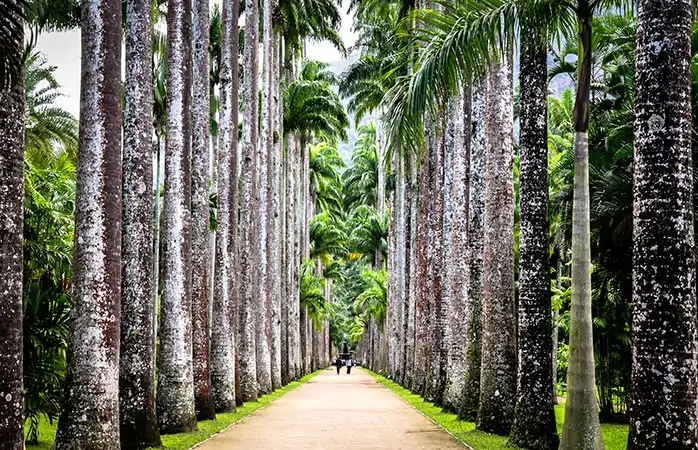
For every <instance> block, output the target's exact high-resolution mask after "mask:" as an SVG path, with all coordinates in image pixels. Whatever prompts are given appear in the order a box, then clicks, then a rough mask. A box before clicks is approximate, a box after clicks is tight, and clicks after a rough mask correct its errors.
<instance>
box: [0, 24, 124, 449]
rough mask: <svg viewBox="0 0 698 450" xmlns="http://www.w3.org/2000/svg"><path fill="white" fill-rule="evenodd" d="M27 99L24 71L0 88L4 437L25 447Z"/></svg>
mask: <svg viewBox="0 0 698 450" xmlns="http://www.w3.org/2000/svg"><path fill="white" fill-rule="evenodd" d="M20 23H21V22H20ZM18 29H19V30H18V31H20V35H19V36H17V37H16V40H15V44H16V50H17V51H16V53H17V54H21V50H22V47H21V46H22V45H23V43H24V37H23V33H22V26H19V27H18ZM21 64H22V63H21V61H17V65H18V66H21ZM24 103H25V100H24V74H22V73H19V74H18V76H17V77H16V78H14V80H13V81H12V82H11V83H10V85H9V86H8V87H7V88H6V89H2V88H0V130H2V134H0V148H2V149H3V150H2V151H0V193H2V195H0V211H2V213H0V214H1V215H2V219H0V236H2V238H0V275H1V276H0V292H1V293H2V294H0V392H3V395H0V442H3V443H4V444H3V445H5V446H6V448H7V449H8V450H23V449H24V400H23V393H24V383H23V341H22V328H23V326H22V312H23V311H22V261H23V256H22V232H23V226H24V225H23V223H24V214H23V206H24V108H25V105H24ZM110 137H113V136H110ZM117 294H118V292H117Z"/></svg>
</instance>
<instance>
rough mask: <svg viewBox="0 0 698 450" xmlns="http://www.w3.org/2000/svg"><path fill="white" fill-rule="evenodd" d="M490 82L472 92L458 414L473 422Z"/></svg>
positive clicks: (477, 399)
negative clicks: (464, 314)
mask: <svg viewBox="0 0 698 450" xmlns="http://www.w3.org/2000/svg"><path fill="white" fill-rule="evenodd" d="M486 97H487V82H486V81H485V80H484V79H483V80H481V81H479V82H478V83H477V85H476V87H475V89H474V90H473V96H472V103H471V107H472V115H473V117H472V127H471V128H472V133H473V134H472V142H471V149H470V162H469V164H470V185H469V195H470V198H469V201H468V249H469V251H470V254H469V255H468V269H467V270H468V271H469V275H470V279H469V283H468V292H467V294H466V295H467V297H466V301H467V307H466V309H467V311H468V315H467V320H466V323H465V327H464V329H465V334H466V340H467V344H466V347H465V351H466V353H465V385H464V386H463V397H462V400H461V406H460V411H459V412H458V417H459V418H460V419H462V420H467V421H470V422H474V421H475V420H477V411H478V407H479V404H480V369H481V361H482V291H483V260H482V253H483V245H484V232H485V226H484V218H485V179H484V173H485V147H486V145H487V126H486V120H485V98H486Z"/></svg>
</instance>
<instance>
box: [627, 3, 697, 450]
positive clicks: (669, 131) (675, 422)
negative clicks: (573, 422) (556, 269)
mask: <svg viewBox="0 0 698 450" xmlns="http://www.w3.org/2000/svg"><path fill="white" fill-rule="evenodd" d="M691 23H692V22H691V2H689V1H686V0H671V1H668V2H667V1H665V2H659V1H657V0H641V1H640V2H639V3H638V27H637V66H636V67H637V68H636V78H635V79H636V84H635V87H636V95H635V159H634V164H633V167H634V176H633V180H634V184H633V186H634V192H633V199H634V202H633V237H634V248H633V255H634V261H633V263H634V264H633V366H632V396H631V402H630V408H629V414H630V436H629V441H628V449H631V450H634V449H669V448H682V449H695V448H698V423H697V422H698V417H697V416H696V401H697V400H698V390H697V386H696V376H697V375H698V374H697V373H696V372H697V370H698V367H697V364H696V290H695V289H696V287H695V272H696V266H695V264H696V262H695V259H694V245H695V244H694V235H693V233H694V230H693V224H694V223H693V208H692V195H693V176H692V175H693V165H692V154H691V153H692V149H691Z"/></svg>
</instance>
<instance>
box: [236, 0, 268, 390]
mask: <svg viewBox="0 0 698 450" xmlns="http://www.w3.org/2000/svg"><path fill="white" fill-rule="evenodd" d="M245 7H246V10H245V16H246V19H245V64H244V65H245V78H244V82H245V86H244V94H243V97H244V99H245V110H244V119H243V132H242V138H243V143H242V171H241V176H242V193H241V195H242V205H241V206H240V233H241V234H240V253H239V254H240V260H239V261H240V265H239V272H238V273H239V274H240V278H239V288H240V290H241V293H242V295H241V301H240V327H241V328H240V333H239V334H240V344H239V348H240V350H239V355H238V356H239V358H240V384H241V389H242V401H246V402H247V401H256V400H257V394H258V390H259V389H258V385H257V361H256V359H257V358H256V344H255V341H256V337H255V320H256V317H257V314H261V313H262V312H263V311H259V305H258V303H259V299H260V298H264V296H260V295H258V289H259V285H258V281H259V280H258V276H257V272H258V270H259V263H260V261H259V248H258V246H257V245H256V243H257V242H258V241H257V238H258V236H257V230H256V224H257V223H258V220H259V216H258V212H259V205H258V200H259V186H258V181H257V180H258V178H259V177H258V175H257V174H258V167H257V165H258V164H259V158H258V156H259V155H258V152H259V148H258V144H257V134H258V133H257V126H256V124H257V121H258V118H257V111H258V107H257V103H258V93H259V87H258V85H257V73H258V59H259V57H258V49H257V45H255V44H256V43H257V39H258V35H259V20H258V16H259V5H258V4H257V2H251V3H249V4H246V5H245ZM247 19H249V20H247Z"/></svg>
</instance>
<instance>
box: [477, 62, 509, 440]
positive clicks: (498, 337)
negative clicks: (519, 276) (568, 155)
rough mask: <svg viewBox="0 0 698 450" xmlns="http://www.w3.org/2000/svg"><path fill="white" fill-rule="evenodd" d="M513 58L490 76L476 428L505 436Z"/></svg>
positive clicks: (506, 426) (507, 401) (507, 397)
mask: <svg viewBox="0 0 698 450" xmlns="http://www.w3.org/2000/svg"><path fill="white" fill-rule="evenodd" d="M512 59H513V58H512V54H511V52H506V53H505V54H504V55H503V57H502V59H501V60H500V61H499V62H498V63H497V64H496V65H495V66H494V67H493V68H492V70H491V71H490V73H489V76H488V83H489V86H488V89H487V93H488V97H487V103H486V104H487V108H486V114H487V134H488V138H487V146H486V147H485V221H484V222H485V233H484V252H483V261H484V264H483V279H484V284H483V302H482V367H481V375H480V380H481V383H480V409H479V411H478V418H477V420H478V428H480V429H481V430H483V431H486V432H488V433H494V434H500V435H502V436H505V435H507V434H508V433H509V430H510V428H511V424H512V421H513V419H514V404H515V401H516V368H517V367H516V366H517V364H516V311H515V306H514V170H513V154H514V108H513V87H512V86H513V85H512Z"/></svg>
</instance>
